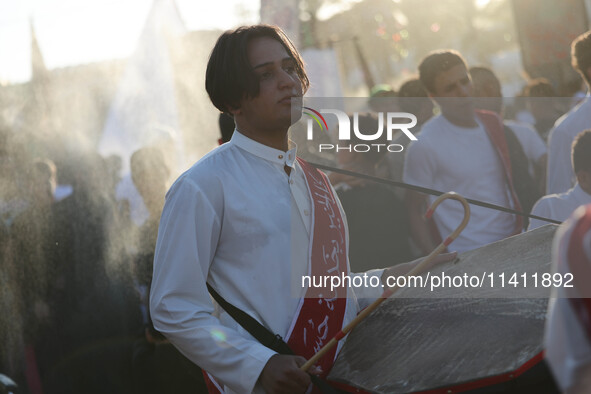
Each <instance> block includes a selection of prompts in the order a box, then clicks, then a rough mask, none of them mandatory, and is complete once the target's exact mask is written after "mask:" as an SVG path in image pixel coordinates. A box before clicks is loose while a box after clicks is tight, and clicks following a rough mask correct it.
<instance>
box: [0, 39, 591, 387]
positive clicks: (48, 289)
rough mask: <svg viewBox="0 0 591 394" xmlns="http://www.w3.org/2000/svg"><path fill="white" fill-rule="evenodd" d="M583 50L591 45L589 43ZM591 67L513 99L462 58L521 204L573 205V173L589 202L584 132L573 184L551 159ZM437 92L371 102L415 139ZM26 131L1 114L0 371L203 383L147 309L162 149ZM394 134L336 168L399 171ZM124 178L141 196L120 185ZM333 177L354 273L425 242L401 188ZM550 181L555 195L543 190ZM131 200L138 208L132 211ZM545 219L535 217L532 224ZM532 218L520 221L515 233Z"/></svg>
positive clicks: (58, 383) (106, 381)
mask: <svg viewBox="0 0 591 394" xmlns="http://www.w3.org/2000/svg"><path fill="white" fill-rule="evenodd" d="M585 51H587V52H586V56H587V57H591V48H585ZM590 70H591V64H589V65H587V68H586V69H583V71H582V72H581V73H582V75H583V77H584V79H580V80H579V81H578V82H577V83H574V84H572V85H569V86H566V87H562V90H561V91H557V89H556V87H555V86H553V85H552V84H551V83H550V82H549V81H548V80H546V79H541V78H540V79H532V80H531V81H529V82H528V83H527V84H526V85H525V86H524V87H523V90H522V94H521V97H520V98H518V99H511V100H510V101H507V100H505V99H503V95H502V86H501V83H500V82H499V80H498V78H497V77H496V76H495V73H494V70H492V69H490V68H486V67H472V68H469V73H470V76H471V82H470V83H471V84H472V87H471V89H472V90H471V93H470V96H471V97H474V98H486V100H478V101H475V103H476V107H477V108H480V109H484V110H487V111H491V112H494V113H497V114H499V115H500V116H502V117H503V119H504V125H505V126H506V127H508V128H510V129H511V130H512V132H513V134H512V135H514V136H515V138H516V139H515V141H514V144H517V145H516V146H518V147H517V148H516V149H517V151H518V153H517V154H516V155H517V156H515V157H517V159H516V160H515V161H514V162H513V167H514V168H513V174H514V181H515V182H514V183H515V186H516V187H515V188H516V191H517V193H518V194H519V197H520V200H521V202H522V204H521V207H522V209H523V210H524V211H525V212H526V213H527V212H531V211H533V212H534V213H536V212H538V214H539V215H541V216H544V217H548V218H550V219H555V220H558V221H562V220H564V219H565V218H566V216H568V214H570V212H572V210H570V209H569V208H565V209H563V211H564V212H562V211H560V212H559V213H557V212H556V211H555V210H553V209H554V208H553V207H554V205H553V204H554V203H552V202H548V200H549V199H558V200H561V199H562V200H564V199H565V198H567V197H565V196H566V194H565V193H570V192H569V190H570V189H571V188H577V187H580V186H581V185H583V190H582V193H583V196H584V198H588V199H589V200H591V166H590V164H589V159H588V158H589V157H591V148H590V143H589V138H590V137H589V136H590V135H591V134H590V132H587V133H586V134H585V133H583V134H585V135H582V136H580V137H579V138H577V139H575V137H574V136H573V138H572V139H571V140H570V143H567V145H568V149H567V150H565V151H561V152H558V153H557V155H562V156H560V158H559V159H557V160H561V161H565V160H566V161H567V162H568V163H571V162H572V161H573V158H572V157H571V152H572V149H571V147H572V141H573V140H575V141H578V142H580V147H579V148H578V151H580V153H578V157H580V158H581V159H575V160H574V166H575V168H574V170H573V172H574V173H575V174H576V176H577V177H578V183H577V182H571V180H567V181H568V182H567V187H566V188H562V189H560V188H558V189H549V188H548V186H549V185H547V182H546V180H547V179H550V178H548V175H549V172H550V171H551V169H552V166H553V165H554V164H553V162H552V161H550V163H549V164H548V160H547V158H548V156H549V155H548V152H549V150H548V149H550V150H552V149H553V143H552V141H553V133H556V132H557V131H556V130H557V128H558V129H560V124H565V123H564V122H567V119H569V118H571V117H572V116H573V114H576V113H577V111H578V109H579V108H580V107H581V106H583V105H586V104H587V103H588V102H589V99H588V98H587V96H586V90H587V88H588V82H589V74H591V71H590ZM432 93H433V92H431V91H429V90H428V89H427V88H426V87H425V86H424V84H423V83H422V82H421V80H419V79H418V78H414V79H411V80H408V81H405V82H404V83H403V84H401V85H400V87H398V89H395V88H394V87H392V86H389V85H379V86H376V87H375V88H374V89H372V92H371V98H370V102H369V105H370V107H371V108H372V110H373V112H380V111H388V112H397V111H398V112H400V111H402V112H410V113H413V114H415V115H416V116H417V122H418V123H417V126H416V128H414V129H413V132H414V133H415V135H417V136H418V138H419V140H421V132H420V130H421V128H422V127H423V126H424V125H426V124H428V122H429V121H430V120H431V118H432V117H433V116H434V115H435V114H436V112H437V111H436V107H435V106H434V104H433V102H432V101H431V100H430V99H429V97H431V96H432ZM379 98H382V99H383V98H390V99H391V100H390V101H383V100H376V99H379ZM384 102H386V103H388V104H387V105H386V106H385V107H380V105H383V103H384ZM579 116H580V115H579ZM587 119H588V121H589V122H588V125H587V126H586V127H582V128H581V127H579V126H578V125H575V126H572V127H570V128H569V131H570V132H571V133H572V134H574V135H578V134H580V133H581V132H583V131H584V130H585V129H589V128H591V116H587ZM377 122H378V121H377V118H376V117H375V116H373V115H371V114H366V115H362V116H360V125H361V126H360V128H362V129H365V130H375V129H377V127H378V124H377ZM556 125H557V126H556ZM568 125H569V124H568V123H567V126H568ZM220 126H221V127H222V128H224V129H228V128H229V130H230V133H229V134H231V130H233V123H232V119H231V118H230V119H227V118H225V117H224V118H223V119H221V120H220V124H219V125H211V127H215V128H217V127H220ZM575 129H576V130H575ZM222 136H223V140H220V143H222V142H225V141H227V140H228V139H229V138H230V137H229V136H228V133H227V132H226V131H224V133H223V134H222ZM31 138H34V137H30V138H28V139H26V140H24V139H22V138H19V137H18V135H16V134H15V133H13V132H12V130H11V128H10V126H9V125H4V126H2V127H0V219H1V221H0V315H1V319H0V373H2V374H6V375H8V376H10V377H11V378H12V379H13V380H15V381H16V382H17V383H18V385H19V386H20V387H21V390H22V391H21V392H30V393H35V394H36V393H41V392H43V393H45V394H49V393H151V392H171V393H172V392H174V393H183V392H193V393H194V392H200V390H203V382H202V378H201V374H200V371H199V370H198V369H195V368H194V366H192V365H191V364H190V363H188V362H187V361H186V360H185V359H184V357H183V356H182V355H180V353H178V352H177V351H176V350H175V349H174V348H173V347H172V346H171V345H170V344H168V343H167V341H166V340H165V339H164V338H163V337H162V336H161V335H160V334H159V333H158V332H157V331H155V330H154V329H153V327H152V325H151V321H150V315H149V310H148V307H147V297H148V293H149V288H150V281H151V275H152V259H153V253H154V246H155V243H156V237H157V230H158V221H159V218H160V213H161V211H162V206H163V203H164V196H165V193H166V191H167V188H168V187H169V186H170V183H171V181H172V180H173V179H171V170H170V169H169V166H168V164H167V158H166V156H165V154H164V152H163V151H162V149H161V148H160V147H159V146H147V147H144V148H142V149H140V150H138V151H136V152H135V153H134V154H133V155H132V157H131V160H130V163H129V167H130V168H131V173H130V174H127V175H125V174H121V168H122V160H121V158H119V157H115V156H111V157H102V156H100V155H99V154H98V153H97V152H92V151H87V152H83V153H81V154H78V155H76V156H72V157H52V156H51V154H46V155H39V154H38V153H36V152H35V151H34V150H31V149H29V147H30V146H31V144H32V143H33V141H31ZM581 141H583V142H581ZM357 142H359V143H363V141H361V140H360V141H357ZM393 142H394V143H399V144H401V145H402V146H403V147H404V150H403V151H402V152H400V153H397V154H392V153H390V154H388V153H387V152H386V151H385V150H382V151H381V152H377V153H375V154H367V155H361V154H356V153H352V152H348V151H342V152H339V154H338V157H337V158H336V163H335V166H338V167H340V168H343V169H347V170H350V171H355V172H359V173H362V174H365V175H371V176H376V177H380V178H385V179H390V180H395V181H402V180H405V181H406V180H407V177H406V176H405V175H404V174H405V169H404V166H405V162H406V163H408V158H406V157H405V155H406V153H407V151H409V150H408V149H406V148H407V147H408V146H409V142H410V141H409V140H408V138H406V137H404V136H396V138H395V140H394V141H393ZM351 143H352V144H353V143H355V141H351ZM548 147H549V148H548ZM46 151H47V152H51V151H52V150H51V149H47V150H46ZM575 151H576V150H575ZM550 154H552V153H551V152H550ZM565 155H566V157H564V156H565ZM519 171H521V172H520V174H519V175H518V172H519ZM126 176H127V178H125V177H126ZM125 179H127V180H128V181H127V182H128V183H127V187H129V186H130V185H131V184H132V188H133V189H134V190H135V191H136V193H135V194H129V193H128V194H126V193H122V192H121V190H122V189H121V188H123V186H122V185H125V184H126V183H125V182H126V181H125ZM129 180H131V184H130V183H129ZM331 181H332V182H333V184H334V185H335V188H336V190H337V192H338V194H339V197H340V199H341V201H342V205H343V208H344V210H345V212H346V215H347V219H348V225H349V232H350V239H351V241H350V261H351V268H352V270H353V271H364V270H367V269H370V268H375V267H381V266H385V265H391V264H392V263H396V262H404V261H409V260H411V259H413V258H415V257H418V256H420V255H424V254H426V253H428V251H429V250H426V248H425V247H424V246H425V244H423V243H422V242H421V240H420V237H417V236H416V234H415V231H416V229H417V228H416V227H413V224H412V220H413V219H412V217H411V216H412V214H413V210H412V207H413V205H412V202H411V203H410V205H409V201H408V198H409V195H408V193H406V192H405V190H404V189H401V188H396V187H393V186H389V185H383V184H379V183H375V182H373V181H371V180H369V179H366V178H359V177H351V176H345V175H342V174H339V173H337V172H334V173H332V174H331ZM523 185H525V186H523ZM519 186H522V187H521V189H522V190H520V188H519ZM444 191H447V190H444ZM547 192H551V193H553V196H550V197H544V195H546V194H547ZM556 193H563V194H560V195H559V196H558V195H556ZM548 194H550V193H548ZM585 196H586V197H585ZM542 201H545V202H542ZM540 204H541V208H540ZM409 207H411V208H409ZM536 207H538V208H536ZM542 208H544V209H542ZM536 209H538V211H536ZM134 210H136V211H137V210H139V212H142V214H140V215H137V216H134V215H133V214H132V211H134ZM566 211H569V212H566ZM565 214H566V216H565ZM543 224H545V223H544V222H543V221H536V222H534V221H532V222H531V223H530V224H529V227H530V229H531V228H534V227H537V226H539V225H543ZM527 228H528V224H527V223H524V224H523V226H522V228H521V229H520V231H525V230H527ZM445 235H446V234H443V236H445ZM478 246H479V245H474V246H473V247H478Z"/></svg>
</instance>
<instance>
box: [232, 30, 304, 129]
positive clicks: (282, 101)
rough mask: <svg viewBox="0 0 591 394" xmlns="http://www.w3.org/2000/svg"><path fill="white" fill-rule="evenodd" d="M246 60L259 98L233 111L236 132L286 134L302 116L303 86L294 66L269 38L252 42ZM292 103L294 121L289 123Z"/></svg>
mask: <svg viewBox="0 0 591 394" xmlns="http://www.w3.org/2000/svg"><path fill="white" fill-rule="evenodd" d="M247 53H248V60H249V62H250V65H251V66H252V67H253V69H254V72H255V73H256V75H257V76H258V78H259V94H258V95H257V96H256V97H251V98H247V99H243V100H242V101H241V102H240V106H239V108H236V109H235V110H233V112H234V116H235V120H236V123H237V126H238V127H239V130H241V131H248V132H251V133H253V132H254V133H256V132H261V131H266V130H270V131H285V132H286V131H287V129H288V128H289V126H291V124H292V123H293V121H296V120H297V119H298V118H299V116H301V96H302V84H301V82H300V80H299V77H298V75H297V72H296V63H295V60H294V59H293V58H291V57H290V56H289V54H288V53H287V51H286V50H285V48H284V47H283V45H281V43H280V42H279V41H277V40H275V39H273V38H270V37H259V38H255V39H253V40H251V41H250V42H249V43H248V48H247ZM292 102H293V103H294V104H296V105H294V107H295V108H294V111H293V115H294V119H293V121H292ZM298 115H299V116H298Z"/></svg>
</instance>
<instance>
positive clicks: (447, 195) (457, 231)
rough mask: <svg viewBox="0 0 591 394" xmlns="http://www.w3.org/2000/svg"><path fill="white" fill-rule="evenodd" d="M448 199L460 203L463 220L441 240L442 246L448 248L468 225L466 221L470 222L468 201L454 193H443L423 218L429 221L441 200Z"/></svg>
mask: <svg viewBox="0 0 591 394" xmlns="http://www.w3.org/2000/svg"><path fill="white" fill-rule="evenodd" d="M448 198H451V199H454V200H458V201H459V202H461V203H462V205H463V206H464V218H463V219H462V222H461V223H460V225H459V226H458V227H457V228H456V229H455V230H454V232H452V233H451V234H450V235H449V236H448V237H447V238H446V239H445V240H443V244H444V245H445V246H446V247H447V246H449V244H450V243H452V241H453V240H454V239H456V238H457V237H458V235H460V233H461V232H462V231H463V230H464V228H466V226H467V225H468V221H469V220H470V205H468V201H466V199H465V198H464V197H462V196H460V195H459V194H458V193H456V192H449V193H445V194H442V195H441V196H439V197H437V198H436V199H435V201H433V203H432V204H431V206H430V207H429V209H427V212H426V213H425V218H427V219H431V217H432V216H433V213H434V212H435V209H436V208H437V207H438V206H439V204H441V203H442V202H443V200H447V199H448Z"/></svg>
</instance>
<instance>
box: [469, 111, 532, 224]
mask: <svg viewBox="0 0 591 394" xmlns="http://www.w3.org/2000/svg"><path fill="white" fill-rule="evenodd" d="M476 115H477V116H478V119H480V121H481V122H482V123H483V124H484V130H486V133H487V134H488V137H489V138H490V140H491V142H492V144H493V146H494V147H495V150H496V151H497V154H498V155H499V158H500V159H501V164H502V165H503V170H505V180H506V181H507V185H508V186H509V191H510V192H511V199H512V200H513V204H514V207H513V208H514V209H515V210H516V211H521V202H520V201H519V198H518V197H517V193H516V192H515V187H514V185H513V171H512V170H511V159H510V157H509V146H508V145H507V139H506V138H505V129H504V126H503V121H502V120H501V118H500V117H499V116H498V115H497V114H495V113H494V112H490V111H482V110H477V111H476ZM522 229H523V217H522V216H519V215H515V231H514V232H513V234H511V235H517V234H520V233H521V231H522Z"/></svg>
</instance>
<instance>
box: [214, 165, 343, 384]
mask: <svg viewBox="0 0 591 394" xmlns="http://www.w3.org/2000/svg"><path fill="white" fill-rule="evenodd" d="M297 161H298V163H299V164H300V166H301V167H302V170H303V173H304V176H305V178H306V182H307V184H308V192H309V195H310V199H311V201H312V215H311V216H312V223H311V227H310V249H309V258H308V261H309V263H308V274H309V275H310V276H311V277H312V278H314V277H316V278H317V281H318V279H320V278H323V280H324V278H327V280H326V282H325V283H327V284H328V286H327V287H326V288H319V287H318V288H317V287H313V286H311V287H310V288H308V289H307V290H306V294H305V295H304V298H302V299H301V300H300V303H299V305H298V310H297V312H296V315H295V316H294V319H293V321H292V323H291V327H290V329H289V331H288V333H287V336H286V338H287V339H286V340H285V341H286V342H287V344H288V345H289V347H290V348H291V350H293V352H294V353H295V354H297V355H298V356H302V357H304V358H306V359H310V358H311V357H312V356H313V355H314V354H315V353H316V352H318V351H319V350H320V349H321V348H322V347H323V346H324V345H325V344H326V343H327V342H328V341H330V340H331V339H332V338H333V337H334V336H335V335H336V334H337V333H339V332H340V331H341V329H342V328H343V322H344V319H345V310H346V307H347V288H346V287H344V286H341V287H337V288H335V289H333V291H331V289H330V283H331V281H330V277H332V276H338V277H340V278H342V276H343V275H345V276H347V275H349V270H348V264H347V239H346V229H345V222H344V220H343V218H342V216H341V210H340V207H339V203H338V201H337V200H336V198H335V196H334V193H333V191H332V187H331V186H330V181H329V180H328V178H327V177H326V175H324V174H323V173H322V172H320V171H319V170H318V169H316V168H315V167H313V166H311V165H310V164H308V163H307V162H305V161H304V160H302V159H300V158H297ZM312 283H314V282H313V281H312ZM317 283H318V282H317ZM337 348H338V346H335V347H334V348H333V349H332V350H331V351H330V352H328V353H327V354H326V355H324V357H323V358H322V359H320V361H319V362H318V363H317V365H318V366H320V367H321V368H322V371H323V374H322V375H321V376H320V377H321V378H325V377H326V376H327V375H328V373H329V372H330V370H331V368H332V366H333V363H334V360H335V358H336V353H337ZM203 375H204V377H205V382H206V385H207V389H208V392H209V393H211V394H214V393H215V394H218V393H223V392H224V390H223V385H222V384H221V383H220V382H218V381H216V379H215V377H214V376H212V375H210V374H209V373H207V372H206V371H203ZM315 390H316V389H315Z"/></svg>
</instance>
